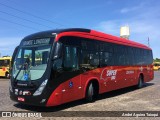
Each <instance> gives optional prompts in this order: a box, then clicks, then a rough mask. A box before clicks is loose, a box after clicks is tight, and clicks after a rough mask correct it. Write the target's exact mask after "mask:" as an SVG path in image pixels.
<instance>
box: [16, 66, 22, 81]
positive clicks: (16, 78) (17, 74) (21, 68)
mask: <svg viewBox="0 0 160 120" xmlns="http://www.w3.org/2000/svg"><path fill="white" fill-rule="evenodd" d="M22 68H23V64H22V65H21V68H20V69H19V71H18V73H17V75H16V76H15V78H14V81H16V79H17V77H18V75H19V73H20V72H21V70H22Z"/></svg>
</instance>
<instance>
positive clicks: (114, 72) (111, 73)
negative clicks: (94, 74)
mask: <svg viewBox="0 0 160 120" xmlns="http://www.w3.org/2000/svg"><path fill="white" fill-rule="evenodd" d="M105 71H106V73H105ZM116 75H117V70H107V69H106V68H105V69H103V70H102V73H101V76H100V79H102V80H107V77H110V78H111V80H114V79H116Z"/></svg>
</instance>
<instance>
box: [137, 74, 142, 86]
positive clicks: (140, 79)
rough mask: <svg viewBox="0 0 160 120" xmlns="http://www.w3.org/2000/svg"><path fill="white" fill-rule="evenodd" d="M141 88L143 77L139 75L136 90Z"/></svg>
mask: <svg viewBox="0 0 160 120" xmlns="http://www.w3.org/2000/svg"><path fill="white" fill-rule="evenodd" d="M142 87H143V77H142V75H140V76H139V80H138V85H137V88H142Z"/></svg>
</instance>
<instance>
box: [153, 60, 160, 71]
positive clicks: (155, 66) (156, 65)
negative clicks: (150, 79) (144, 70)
mask: <svg viewBox="0 0 160 120" xmlns="http://www.w3.org/2000/svg"><path fill="white" fill-rule="evenodd" d="M153 69H154V70H158V71H160V62H155V63H153Z"/></svg>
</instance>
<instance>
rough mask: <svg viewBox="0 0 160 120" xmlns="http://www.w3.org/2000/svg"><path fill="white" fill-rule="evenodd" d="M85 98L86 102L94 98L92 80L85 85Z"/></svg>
mask: <svg viewBox="0 0 160 120" xmlns="http://www.w3.org/2000/svg"><path fill="white" fill-rule="evenodd" d="M85 99H86V100H87V101H88V102H93V99H94V86H93V83H92V82H91V83H90V84H89V85H88V87H87V90H86V97H85Z"/></svg>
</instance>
